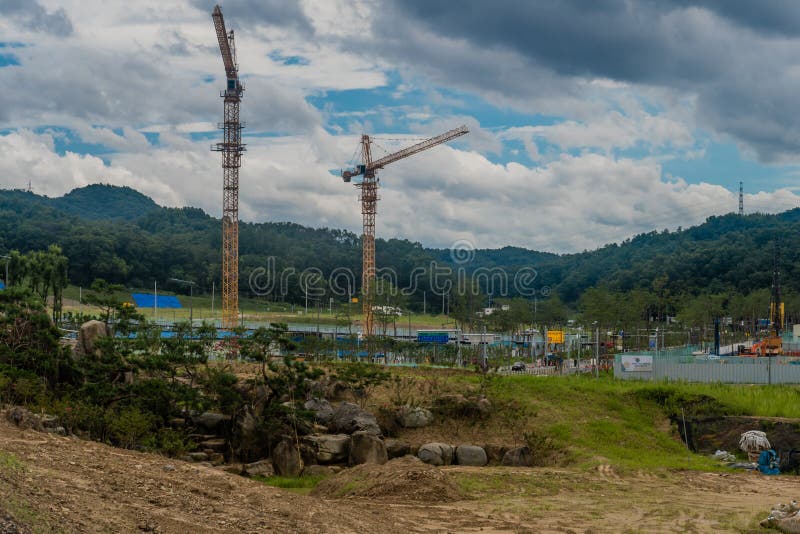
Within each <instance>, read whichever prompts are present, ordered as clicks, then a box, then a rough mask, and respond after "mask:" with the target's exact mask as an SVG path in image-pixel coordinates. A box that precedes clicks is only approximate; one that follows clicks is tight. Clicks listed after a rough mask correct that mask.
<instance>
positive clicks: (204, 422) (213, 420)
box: [192, 412, 231, 433]
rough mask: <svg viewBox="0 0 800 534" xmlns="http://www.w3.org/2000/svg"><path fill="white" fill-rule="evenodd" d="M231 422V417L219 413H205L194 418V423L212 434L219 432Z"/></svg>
mask: <svg viewBox="0 0 800 534" xmlns="http://www.w3.org/2000/svg"><path fill="white" fill-rule="evenodd" d="M230 420H231V418H230V416H229V415H224V414H221V413H217V412H203V413H201V414H198V415H195V416H194V417H192V423H194V424H195V425H197V426H199V427H202V428H203V429H205V430H207V431H209V432H212V433H215V432H219V431H220V430H221V429H222V428H221V427H223V425H224V424H225V423H227V422H228V421H230Z"/></svg>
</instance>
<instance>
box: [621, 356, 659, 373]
mask: <svg viewBox="0 0 800 534" xmlns="http://www.w3.org/2000/svg"><path fill="white" fill-rule="evenodd" d="M620 360H621V363H622V370H623V371H625V372H626V373H637V372H638V373H651V372H652V371H653V357H652V356H622V357H621V358H620Z"/></svg>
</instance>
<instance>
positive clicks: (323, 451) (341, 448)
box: [303, 434, 350, 464]
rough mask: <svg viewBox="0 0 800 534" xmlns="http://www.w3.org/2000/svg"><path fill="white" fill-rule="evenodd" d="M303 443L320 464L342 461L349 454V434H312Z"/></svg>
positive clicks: (304, 438)
mask: <svg viewBox="0 0 800 534" xmlns="http://www.w3.org/2000/svg"><path fill="white" fill-rule="evenodd" d="M303 443H305V444H306V445H308V446H309V448H310V449H311V450H312V451H313V452H314V456H315V458H316V460H317V462H319V463H321V464H329V463H337V462H344V461H346V460H347V458H348V456H349V455H350V436H348V435H347V434H312V435H310V436H305V437H303Z"/></svg>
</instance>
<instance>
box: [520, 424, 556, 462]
mask: <svg viewBox="0 0 800 534" xmlns="http://www.w3.org/2000/svg"><path fill="white" fill-rule="evenodd" d="M522 438H523V441H524V443H525V446H526V447H528V448H529V449H530V450H531V454H532V455H533V461H534V464H535V465H549V464H550V463H551V462H550V461H549V460H550V458H551V457H552V456H553V455H554V454H555V453H557V452H559V447H558V446H557V445H556V443H555V442H554V441H553V439H552V438H550V437H549V436H547V435H545V434H544V433H542V432H539V431H538V430H535V429H532V430H528V431H526V432H523V435H522Z"/></svg>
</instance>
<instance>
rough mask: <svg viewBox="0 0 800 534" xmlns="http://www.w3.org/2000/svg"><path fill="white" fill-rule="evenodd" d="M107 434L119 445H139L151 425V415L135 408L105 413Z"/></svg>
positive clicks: (148, 432) (131, 447)
mask: <svg viewBox="0 0 800 534" xmlns="http://www.w3.org/2000/svg"><path fill="white" fill-rule="evenodd" d="M105 419H106V426H107V427H108V436H109V437H110V438H111V440H112V441H114V442H115V443H116V444H118V445H119V446H120V447H123V448H126V449H133V448H135V447H137V446H138V445H140V442H141V441H142V440H143V438H145V437H146V436H147V435H148V434H150V431H151V429H152V427H153V417H152V416H151V415H149V414H144V413H142V412H140V411H139V410H137V409H136V408H124V409H122V410H119V411H113V412H107V413H106V417H105Z"/></svg>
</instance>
